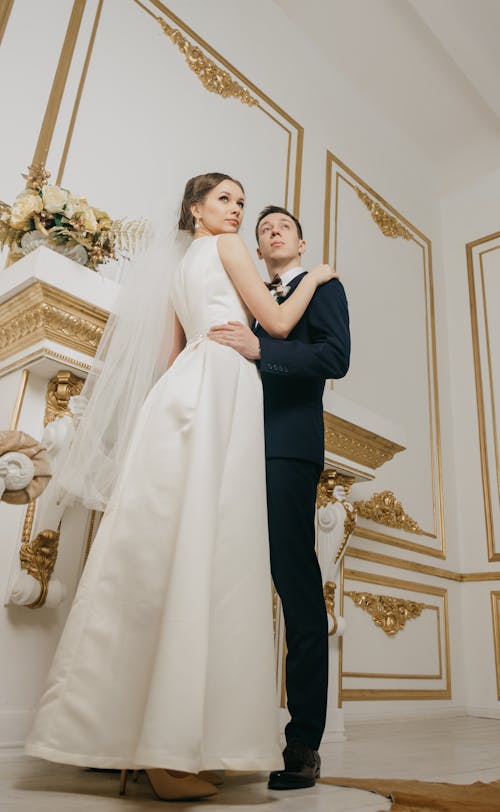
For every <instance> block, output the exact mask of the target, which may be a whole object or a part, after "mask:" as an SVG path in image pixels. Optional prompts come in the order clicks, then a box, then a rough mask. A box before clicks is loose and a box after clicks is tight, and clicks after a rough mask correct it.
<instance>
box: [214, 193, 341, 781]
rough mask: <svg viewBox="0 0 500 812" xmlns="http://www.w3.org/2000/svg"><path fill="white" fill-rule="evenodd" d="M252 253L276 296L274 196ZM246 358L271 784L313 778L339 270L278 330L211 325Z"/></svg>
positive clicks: (289, 243) (295, 224)
mask: <svg viewBox="0 0 500 812" xmlns="http://www.w3.org/2000/svg"><path fill="white" fill-rule="evenodd" d="M255 234H256V238H257V244H258V248H257V254H258V257H259V259H263V260H264V262H265V263H266V267H267V271H268V274H269V278H270V280H271V282H270V283H269V284H268V287H269V288H270V290H271V293H273V295H274V296H275V298H276V299H277V301H278V302H280V303H281V302H282V301H284V300H285V299H286V298H288V296H293V292H294V290H295V288H296V287H297V285H298V284H299V282H300V280H301V279H302V277H303V276H304V274H305V273H306V272H305V271H304V269H303V268H302V266H301V257H302V254H303V252H304V250H305V246H306V244H305V241H304V239H303V237H302V227H301V225H300V223H299V221H298V220H297V219H296V217H294V216H293V214H291V213H290V212H289V211H287V210H286V209H284V208H281V207H280V206H267V207H266V208H265V209H264V210H263V211H262V212H261V213H260V215H259V218H258V220H257V225H256V229H255ZM217 333H219V334H220V333H223V334H224V337H225V338H226V339H230V341H231V346H233V347H234V348H235V349H236V350H238V352H240V353H241V355H243V356H244V357H245V358H248V359H250V360H254V361H256V363H257V365H258V366H259V368H260V371H261V375H262V385H263V388H264V428H265V440H266V477H267V508H268V521H269V543H270V549H271V572H272V576H273V580H274V584H275V586H276V589H277V591H278V594H279V596H280V598H281V602H282V605H283V613H284V618H285V625H286V642H287V658H286V688H287V697H288V709H289V711H290V715H291V719H290V721H289V723H288V724H287V726H286V728H285V735H286V741H287V745H286V748H285V750H284V752H283V757H284V762H285V769H284V770H278V771H275V772H272V773H271V775H270V777H269V788H270V789H300V788H304V787H312V786H314V784H315V780H316V778H317V777H318V776H319V770H320V757H319V753H318V749H319V745H320V741H321V737H322V735H323V731H324V727H325V719H326V705H327V688H328V631H327V618H326V609H325V602H324V598H323V585H322V580H321V572H320V568H319V564H318V559H317V557H316V553H315V505H316V488H317V484H318V481H319V476H320V473H321V471H322V470H323V460H324V429H323V405H322V396H323V390H324V386H325V380H326V379H329V378H342V377H343V376H344V375H345V374H346V372H347V370H348V367H349V354H350V336H349V314H348V309H347V300H346V296H345V293H344V288H343V286H342V284H341V282H340V281H339V280H338V279H332V280H331V281H330V282H327V283H326V284H324V285H321V286H320V287H319V288H318V289H317V290H316V292H315V294H314V296H313V298H312V300H311V302H310V304H309V306H308V308H307V310H306V312H305V313H304V315H303V317H302V318H301V320H300V321H299V323H298V324H297V325H296V327H294V329H293V330H292V331H291V333H290V335H289V336H288V338H287V339H286V340H281V339H274V338H271V337H270V336H269V335H268V334H267V333H266V332H265V330H264V329H263V328H262V327H261V326H260V325H258V324H254V329H253V331H252V330H250V328H249V327H247V325H244V324H238V323H232V324H226V325H221V326H219V327H215V328H213V333H212V335H213V337H214V338H216V334H217Z"/></svg>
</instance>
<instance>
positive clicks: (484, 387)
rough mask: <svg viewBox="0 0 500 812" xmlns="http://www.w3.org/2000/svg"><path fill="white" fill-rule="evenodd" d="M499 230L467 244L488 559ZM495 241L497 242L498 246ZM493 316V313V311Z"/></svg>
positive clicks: (499, 484)
mask: <svg viewBox="0 0 500 812" xmlns="http://www.w3.org/2000/svg"><path fill="white" fill-rule="evenodd" d="M499 238H500V232H495V233H494V234H488V235H487V236H486V237H481V238H480V239H478V240H474V241H473V242H470V243H467V244H466V246H465V248H466V255H467V276H468V281H469V307H470V317H471V328H472V352H473V357H474V378H475V385H476V404H477V420H478V430H479V452H480V457H481V479H482V484H483V501H484V521H485V527H486V541H487V546H488V561H500V550H498V549H497V547H496V543H495V526H494V521H493V515H494V514H493V501H494V500H495V499H496V498H497V496H492V492H493V494H494V493H495V491H497V494H498V497H500V452H499V439H498V434H497V429H496V425H497V420H496V407H495V395H494V385H493V381H494V372H493V369H492V354H491V342H490V330H489V325H488V310H487V303H488V297H487V295H486V286H485V278H484V264H483V256H484V254H487V253H490V252H491V251H498V250H499V249H500V245H498V239H499ZM488 243H493V245H492V246H491V247H489V248H487V247H484V248H483V249H482V250H479V251H478V253H477V254H476V252H475V250H474V249H476V248H479V247H480V246H487V245H488ZM495 243H497V244H496V245H495ZM478 258H479V274H478V276H479V279H478V289H479V290H478V292H476V280H475V273H474V271H475V268H474V265H475V261H477V259H478ZM478 297H480V299H482V305H483V307H482V311H483V312H482V322H483V324H482V327H483V330H484V349H483V347H482V342H481V341H480V339H479V332H480V313H481V308H480V305H479V301H478ZM492 315H494V314H492ZM483 363H484V366H485V367H486V368H487V374H486V373H483V369H482V367H483ZM488 402H489V415H488V416H487V405H486V404H487V403H488ZM490 422H491V429H489V430H488V425H489V423H490ZM489 445H490V446H491V454H489V451H488V446H489ZM489 456H491V463H492V467H496V483H495V477H494V475H493V474H492V473H491V472H490V465H489V462H488V457H489Z"/></svg>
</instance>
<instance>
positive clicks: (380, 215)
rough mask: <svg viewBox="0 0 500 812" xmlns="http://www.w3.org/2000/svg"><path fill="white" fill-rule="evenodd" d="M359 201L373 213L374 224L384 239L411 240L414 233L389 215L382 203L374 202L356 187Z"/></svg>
mask: <svg viewBox="0 0 500 812" xmlns="http://www.w3.org/2000/svg"><path fill="white" fill-rule="evenodd" d="M354 188H355V190H356V194H357V195H358V197H359V199H360V200H361V201H362V202H363V203H364V204H365V206H366V208H367V209H368V211H369V212H370V213H371V216H372V220H373V222H374V223H375V224H376V225H377V226H378V227H379V229H380V231H381V232H382V234H383V235H384V237H393V238H394V239H396V237H402V238H403V239H404V240H411V238H412V233H411V231H409V230H408V229H407V228H405V227H404V226H403V225H401V223H400V222H399V220H397V219H396V217H394V216H393V215H392V214H389V212H388V211H386V209H384V208H382V206H381V205H380V203H377V202H376V201H375V200H373V199H372V198H371V197H370V195H367V194H366V192H363V190H362V189H360V188H359V186H355V187H354Z"/></svg>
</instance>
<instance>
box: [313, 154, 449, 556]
mask: <svg viewBox="0 0 500 812" xmlns="http://www.w3.org/2000/svg"><path fill="white" fill-rule="evenodd" d="M348 192H350V194H351V195H352V193H354V194H355V196H356V198H357V200H358V202H359V205H361V206H363V207H366V208H367V209H368V210H369V212H367V216H368V217H369V216H370V214H371V216H372V219H373V220H374V222H375V224H376V226H377V227H378V228H379V230H380V233H381V234H382V235H383V236H384V237H389V238H392V240H393V242H394V245H396V244H397V243H400V242H406V243H409V244H411V243H413V245H414V246H415V251H414V252H413V253H412V255H411V257H412V263H413V264H412V267H413V265H418V264H420V263H421V274H422V277H421V279H419V280H416V282H415V285H416V289H418V290H419V291H420V290H421V291H422V297H423V300H422V302H421V303H420V304H421V309H422V313H423V316H422V324H421V325H419V326H418V330H419V333H418V336H419V339H418V340H419V341H420V335H421V336H422V347H420V344H419V345H418V352H419V357H420V358H421V359H422V360H421V370H422V372H421V374H422V376H423V379H422V388H421V389H419V390H418V393H419V394H420V391H421V392H422V399H421V400H420V399H419V401H418V409H419V411H418V414H419V415H420V414H421V415H422V416H423V418H422V419H424V420H426V421H428V422H427V423H425V424H424V423H421V422H420V423H418V424H417V423H415V424H414V425H415V436H418V435H419V430H420V425H426V426H427V431H428V445H427V444H426V445H425V446H422V445H421V444H418V443H417V442H413V445H412V443H411V442H410V441H408V442H407V443H406V445H407V446H408V448H407V451H406V453H407V454H408V453H410V454H411V453H412V449H414V453H415V459H416V460H419V463H418V465H419V470H418V471H417V470H416V471H415V480H416V481H417V477H419V478H420V479H421V480H422V479H423V480H425V482H426V483H428V486H426V491H425V492H426V493H427V492H428V493H429V502H428V504H427V506H425V511H426V513H427V514H428V516H429V519H431V517H432V526H431V527H429V526H428V525H427V526H426V524H424V523H423V522H422V520H421V519H420V517H419V516H418V515H414V511H411V515H412V519H414V524H413V525H412V529H410V528H409V527H406V526H405V527H395V526H394V523H393V522H391V523H389V524H387V523H386V522H384V524H386V526H388V527H389V530H387V531H381V530H378V529H376V528H374V527H373V526H370V523H369V522H370V521H373V520H374V519H373V517H371V518H370V519H365V520H363V515H362V511H360V521H358V525H357V528H356V531H355V535H356V536H359V537H361V538H366V539H370V540H371V541H377V542H381V543H383V544H388V545H392V546H396V547H402V548H405V549H408V550H413V551H415V552H419V553H424V554H426V555H431V556H434V557H437V558H445V557H446V543H445V531H444V505H443V484H442V461H441V433H440V419H439V393H438V379H437V351H436V335H435V315H434V289H433V276H432V248H431V241H430V240H429V238H428V237H426V236H425V235H424V234H423V233H422V232H421V231H420V230H419V229H418V228H416V227H415V226H414V225H413V224H412V223H410V222H409V221H408V220H407V219H406V218H405V217H404V216H403V215H402V214H401V213H400V212H398V211H397V210H396V209H395V208H394V207H393V206H391V205H390V204H389V203H388V202H387V201H386V200H384V198H383V197H381V196H380V195H379V194H378V193H377V192H375V190H374V189H372V188H371V187H370V186H369V185H368V184H367V183H365V182H364V181H363V180H362V179H361V178H360V177H359V176H358V175H357V174H356V173H354V172H353V171H352V170H351V169H349V167H347V166H346V165H345V164H344V163H343V162H342V161H341V160H339V159H338V158H337V157H336V156H335V155H333V154H332V153H331V152H327V158H326V182H325V222H324V252H323V259H324V261H325V262H333V264H334V265H335V267H336V268H337V270H338V271H339V272H340V274H341V275H342V274H343V268H342V267H339V266H338V245H339V223H340V222H342V225H343V228H346V227H347V225H348V221H346V220H345V219H344V220H343V221H342V218H340V216H339V210H340V207H341V206H342V205H343V201H344V197H343V195H344V194H346V195H347V194H348ZM345 199H347V198H345ZM349 205H350V206H351V209H350V210H349V211H354V207H355V203H354V202H351V198H349ZM349 240H350V241H351V244H352V240H353V234H352V233H351V232H349V233H348V234H347V237H346V242H348V241H349ZM395 250H396V249H395ZM398 250H399V249H398ZM384 251H385V255H387V251H386V249H385V248H384ZM405 256H406V255H405ZM371 270H373V269H371ZM376 270H377V272H378V273H379V274H380V272H381V270H382V271H383V269H380V268H376ZM367 272H368V271H367ZM344 273H345V271H344ZM380 278H381V281H382V279H383V277H380ZM412 278H413V277H412ZM344 282H345V284H346V287H347V288H349V278H348V277H347V276H344ZM366 307H369V306H368V305H366ZM365 310H366V308H365ZM380 316H381V318H382V317H383V314H380ZM358 327H359V325H358ZM373 329H376V327H374V328H373ZM383 346H385V345H383ZM386 350H387V352H386V353H385V354H384V355H382V354H381V356H380V357H379V358H378V359H377V361H378V363H377V369H380V386H383V381H384V375H386V376H392V378H393V379H396V380H397V379H398V372H399V371H400V370H401V366H400V362H399V363H398V361H397V360H396V359H395V358H393V357H392V356H391V353H390V348H388V347H386ZM381 352H382V351H381ZM415 352H416V350H415ZM408 365H411V359H408V364H407V368H408ZM424 370H425V371H424ZM424 378H425V383H424V382H423V381H424ZM343 385H344V383H343V382H341V383H340V384H339V388H340V389H341V394H343V391H344V390H342V386H343ZM345 391H346V397H348V398H349V397H351V395H350V393H349V378H347V379H346V382H345ZM358 394H359V393H358ZM361 405H363V406H367V403H362V404H361ZM373 409H374V411H376V409H375V407H373ZM415 414H417V410H415ZM384 416H385V415H384ZM401 419H404V418H403V416H402V418H401ZM415 419H416V418H415ZM410 425H411V424H410ZM427 448H428V452H427V450H425V451H424V450H422V449H427ZM401 449H402V447H400V449H399V450H401ZM340 453H342V452H340ZM389 459H390V457H389ZM399 459H400V458H399V457H398V460H399ZM382 462H383V460H381V462H380V464H382ZM424 464H425V471H423V470H421V469H420V466H421V465H424ZM394 470H397V469H394ZM401 470H403V469H401ZM383 476H384V472H383V473H382V477H383ZM408 476H409V475H408V474H407V478H408ZM391 486H392V487H391ZM383 487H385V488H387V483H385V482H384V484H383ZM389 487H390V490H391V492H394V491H395V492H396V493H397V494H398V498H401V499H402V501H403V503H405V506H406V501H407V500H408V495H407V494H406V493H401V494H400V491H401V486H400V483H399V481H395V482H393V483H390V485H389ZM425 498H426V499H427V496H426V497H425ZM360 501H361V500H360ZM362 501H363V502H364V503H365V504H366V503H367V502H368V501H369V499H365V500H362ZM393 530H394V531H396V532H392V531H393ZM398 530H402V531H403V532H397V531H398ZM407 533H412V534H414V535H416V536H417V537H416V538H411V537H408V536H407V535H406V534H407Z"/></svg>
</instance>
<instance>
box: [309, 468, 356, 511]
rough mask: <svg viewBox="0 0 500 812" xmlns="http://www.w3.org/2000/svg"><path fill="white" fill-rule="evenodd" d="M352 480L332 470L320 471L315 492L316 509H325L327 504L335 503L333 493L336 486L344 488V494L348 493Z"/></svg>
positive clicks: (352, 478)
mask: <svg viewBox="0 0 500 812" xmlns="http://www.w3.org/2000/svg"><path fill="white" fill-rule="evenodd" d="M354 479H355V478H354V477H353V476H348V475H347V474H341V473H339V472H338V471H336V470H335V469H334V468H327V469H326V470H325V471H322V472H321V476H320V478H319V482H318V488H317V491H316V507H318V508H319V507H326V505H328V504H329V502H336V501H337V500H336V499H335V497H334V495H333V491H334V489H335V488H336V487H338V486H340V487H342V488H344V489H345V492H346V494H347V493H349V491H350V490H351V487H352V485H353V482H354Z"/></svg>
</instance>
